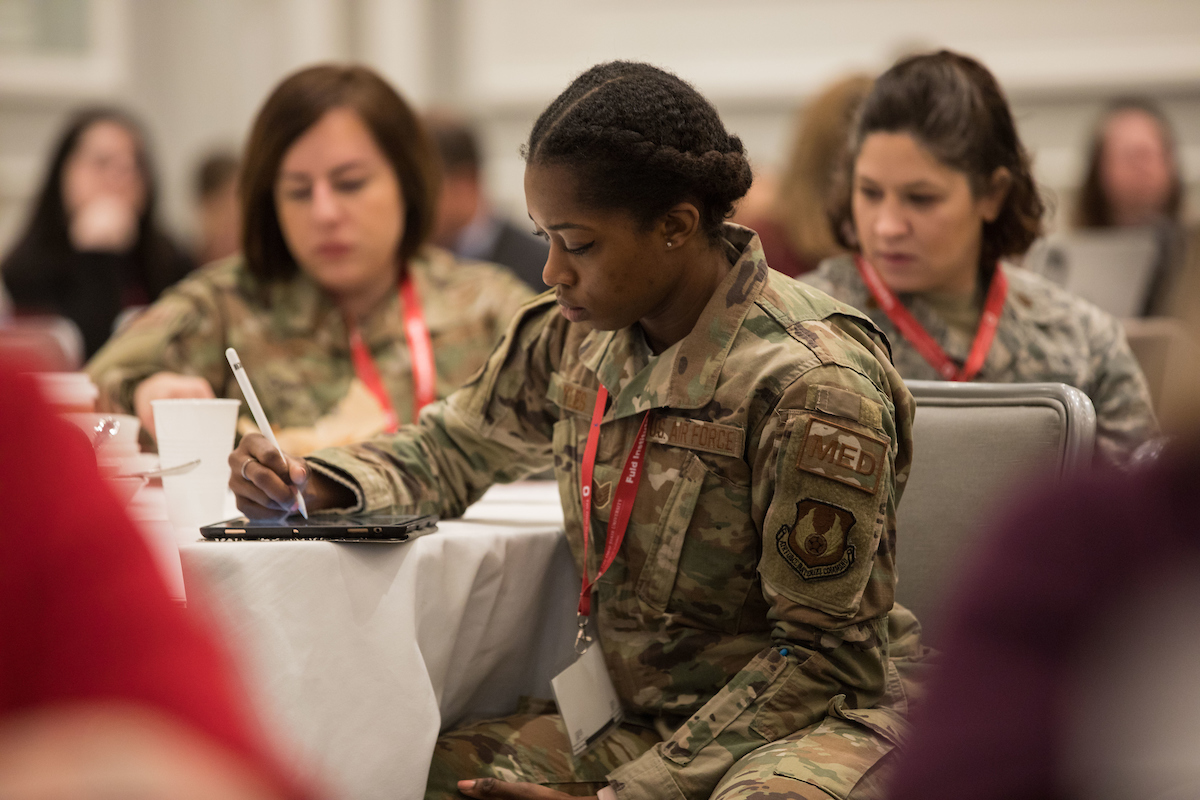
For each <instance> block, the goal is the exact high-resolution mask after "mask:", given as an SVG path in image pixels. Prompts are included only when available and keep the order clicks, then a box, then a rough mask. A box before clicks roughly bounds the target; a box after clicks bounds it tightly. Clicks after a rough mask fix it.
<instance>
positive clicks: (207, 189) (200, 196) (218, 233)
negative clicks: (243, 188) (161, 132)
mask: <svg viewBox="0 0 1200 800" xmlns="http://www.w3.org/2000/svg"><path fill="white" fill-rule="evenodd" d="M240 166H241V165H240V163H239V162H238V157H237V155H235V154H234V152H233V151H232V150H215V151H213V152H211V153H209V154H208V155H206V156H205V157H204V158H203V159H201V160H200V163H199V164H197V165H196V172H195V175H194V177H193V190H194V194H195V199H196V211H197V216H198V221H199V223H200V226H199V227H200V237H199V241H198V242H197V245H196V259H197V261H198V262H199V263H201V264H207V263H209V262H211V261H216V260H218V259H221V258H225V257H227V256H231V255H233V254H234V253H236V252H238V251H239V250H240V249H241V246H242V208H241V205H240V204H239V203H238V193H237V190H238V170H239V169H240Z"/></svg>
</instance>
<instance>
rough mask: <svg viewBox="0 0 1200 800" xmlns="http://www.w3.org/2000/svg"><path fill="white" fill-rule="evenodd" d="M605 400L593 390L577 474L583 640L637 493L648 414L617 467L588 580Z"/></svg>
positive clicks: (601, 391) (602, 392)
mask: <svg viewBox="0 0 1200 800" xmlns="http://www.w3.org/2000/svg"><path fill="white" fill-rule="evenodd" d="M607 401H608V390H607V389H605V388H604V387H603V386H601V387H600V388H599V390H597V392H596V406H595V408H594V409H592V426H591V428H589V429H588V438H587V445H586V446H585V447H584V449H583V469H582V475H581V478H580V494H581V496H582V497H583V570H582V572H583V588H581V589H580V590H579V628H580V630H579V639H578V640H577V641H576V645H578V644H579V642H580V641H582V640H583V637H584V634H583V628H584V626H585V625H586V624H587V617H588V615H589V614H591V613H592V587H593V586H595V585H596V582H597V581H599V580H600V576H602V575H603V574H604V573H605V572H606V571H608V568H609V567H610V566H611V565H612V562H613V559H615V558H616V557H617V551H618V550H620V549H621V542H623V541H625V529H626V528H628V527H629V515H630V513H631V512H632V511H633V501H634V498H636V497H637V490H638V484H640V483H641V482H642V461H643V458H644V456H645V455H646V430H647V424H646V423H647V422H648V421H649V419H650V414H649V412H647V413H646V414H645V415H644V416H643V417H642V425H641V427H640V428H638V434H637V438H636V439H635V440H634V442H633V448H632V449H631V450H630V451H629V456H628V457H627V458H626V459H625V469H624V470H622V471H621V477H620V480H619V481H618V483H617V489H616V491H615V492H614V493H613V500H612V509H611V510H610V511H609V515H608V538H607V539H605V541H604V558H603V559H601V561H600V569H599V571H598V572H597V573H596V577H595V578H592V579H591V580H588V575H587V566H588V547H589V541H588V531H589V530H590V529H591V523H592V472H593V471H594V470H595V468H596V447H597V445H599V443H600V420H601V418H603V417H604V406H605V404H606V403H607Z"/></svg>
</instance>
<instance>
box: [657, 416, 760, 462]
mask: <svg viewBox="0 0 1200 800" xmlns="http://www.w3.org/2000/svg"><path fill="white" fill-rule="evenodd" d="M646 438H647V439H648V440H649V441H651V442H654V443H655V444H666V445H671V446H672V447H683V448H685V449H688V450H700V451H701V452H704V453H715V454H716V455H720V456H733V457H734V458H740V457H741V455H742V451H743V448H744V445H745V442H746V432H745V431H743V430H742V429H741V428H737V427H734V426H733V425H722V424H720V423H719V422H703V421H701V420H696V419H683V418H682V417H655V418H654V419H652V420H651V421H650V432H649V433H648V434H646Z"/></svg>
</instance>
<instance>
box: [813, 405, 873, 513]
mask: <svg viewBox="0 0 1200 800" xmlns="http://www.w3.org/2000/svg"><path fill="white" fill-rule="evenodd" d="M887 455H888V443H887V442H884V441H882V440H880V439H875V438H873V437H871V436H866V435H864V434H862V433H859V432H857V431H852V430H850V429H849V428H847V427H844V426H842V425H838V424H836V423H833V422H829V421H828V420H824V419H817V418H815V417H814V418H813V419H810V420H809V421H808V427H807V428H806V429H805V431H804V441H803V443H802V444H801V447H800V455H799V457H798V458H797V459H796V467H797V468H798V469H802V470H804V471H805V472H811V473H813V474H815V475H821V476H822V477H825V478H829V479H830V480H835V481H838V482H840V483H844V484H846V485H847V486H853V487H854V488H855V489H858V490H860V491H863V492H866V493H867V494H871V495H873V494H876V493H877V492H878V491H879V484H880V481H879V478H880V475H882V474H883V465H884V463H885V462H886V461H887Z"/></svg>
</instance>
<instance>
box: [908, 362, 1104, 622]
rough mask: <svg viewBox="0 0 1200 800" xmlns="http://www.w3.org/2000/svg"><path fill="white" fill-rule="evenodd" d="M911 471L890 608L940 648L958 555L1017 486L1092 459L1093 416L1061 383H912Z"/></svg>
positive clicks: (1065, 471)
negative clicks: (899, 607)
mask: <svg viewBox="0 0 1200 800" xmlns="http://www.w3.org/2000/svg"><path fill="white" fill-rule="evenodd" d="M908 387H909V389H910V390H911V391H912V394H913V399H914V400H915V401H916V409H917V410H916V419H915V421H914V423H913V464H912V472H911V473H910V474H909V478H908V483H907V484H906V485H905V488H904V496H903V498H902V499H901V502H900V508H899V510H898V512H897V531H896V539H897V541H896V548H897V553H896V559H897V572H898V576H899V582H898V584H897V586H896V600H897V602H899V603H902V604H903V605H905V606H907V607H908V608H910V609H911V610H912V611H913V613H915V614H916V615H917V619H919V620H921V623H922V625H923V626H924V628H925V631H926V638H927V639H929V638H932V639H934V640H936V634H937V628H938V623H939V621H940V617H941V614H940V612H941V610H942V605H943V601H944V600H945V598H946V593H947V590H948V589H949V588H950V586H951V585H952V584H953V582H954V576H955V575H956V572H957V568H958V565H959V562H960V560H961V559H962V557H963V555H964V554H965V553H966V551H968V550H969V549H970V546H971V545H972V544H973V543H974V542H975V540H976V539H977V538H978V537H979V535H980V533H982V532H983V531H984V530H985V529H986V527H987V524H988V522H989V521H990V520H991V518H992V514H993V512H994V511H995V510H996V508H997V506H998V504H999V503H1000V502H1002V501H1003V500H1004V499H1005V498H1006V497H1008V496H1009V494H1010V492H1011V491H1012V489H1013V488H1014V486H1015V485H1017V484H1019V483H1020V482H1021V481H1022V480H1028V479H1029V478H1032V477H1041V478H1049V479H1052V480H1059V479H1060V478H1062V477H1063V476H1064V475H1067V474H1068V473H1070V472H1072V471H1075V470H1077V469H1080V468H1084V467H1087V466H1088V465H1090V464H1091V461H1092V450H1093V446H1094V442H1095V435H1096V412H1095V409H1094V408H1093V407H1092V402H1091V400H1089V399H1088V397H1087V395H1085V394H1084V393H1083V392H1081V391H1079V390H1078V389H1075V388H1073V387H1070V386H1066V385H1064V384H1061V383H950V382H944V381H908Z"/></svg>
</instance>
